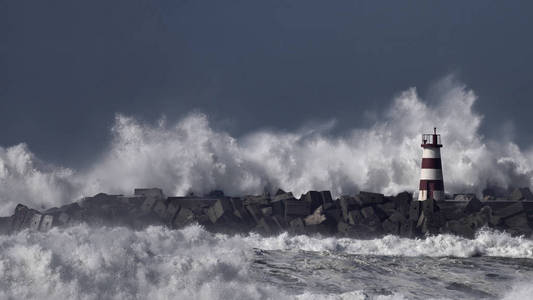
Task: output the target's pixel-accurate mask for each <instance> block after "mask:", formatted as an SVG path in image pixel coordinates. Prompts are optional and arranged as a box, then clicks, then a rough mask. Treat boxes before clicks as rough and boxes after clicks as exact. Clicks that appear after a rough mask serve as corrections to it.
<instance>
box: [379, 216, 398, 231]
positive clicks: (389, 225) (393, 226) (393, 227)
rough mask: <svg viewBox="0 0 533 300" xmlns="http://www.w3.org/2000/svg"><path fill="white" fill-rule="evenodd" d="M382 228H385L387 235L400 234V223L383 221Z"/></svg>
mask: <svg viewBox="0 0 533 300" xmlns="http://www.w3.org/2000/svg"><path fill="white" fill-rule="evenodd" d="M381 226H382V227H383V230H384V231H385V232H386V233H390V234H398V233H399V232H400V223H398V222H393V221H391V220H390V219H387V220H385V221H383V223H382V224H381Z"/></svg>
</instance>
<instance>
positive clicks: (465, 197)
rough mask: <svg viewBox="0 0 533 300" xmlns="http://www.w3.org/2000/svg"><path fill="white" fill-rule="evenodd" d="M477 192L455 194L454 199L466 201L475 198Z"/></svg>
mask: <svg viewBox="0 0 533 300" xmlns="http://www.w3.org/2000/svg"><path fill="white" fill-rule="evenodd" d="M475 198H477V197H476V194H453V200H455V201H465V202H468V201H470V200H472V199H475Z"/></svg>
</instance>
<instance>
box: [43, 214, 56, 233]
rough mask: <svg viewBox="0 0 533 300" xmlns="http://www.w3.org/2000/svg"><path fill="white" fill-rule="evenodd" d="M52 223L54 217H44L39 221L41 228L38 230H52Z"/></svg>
mask: <svg viewBox="0 0 533 300" xmlns="http://www.w3.org/2000/svg"><path fill="white" fill-rule="evenodd" d="M53 223H54V216H52V215H45V216H44V217H43V218H42V220H41V226H40V227H39V230H40V231H48V230H50V229H51V228H52V224H53Z"/></svg>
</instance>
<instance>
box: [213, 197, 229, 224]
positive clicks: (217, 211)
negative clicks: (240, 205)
mask: <svg viewBox="0 0 533 300" xmlns="http://www.w3.org/2000/svg"><path fill="white" fill-rule="evenodd" d="M226 213H228V214H233V207H232V205H231V203H230V202H229V201H228V200H227V199H219V200H217V201H216V202H215V204H213V206H211V207H210V208H208V210H207V216H208V217H209V220H210V221H211V223H213V224H215V223H216V222H217V221H218V220H219V219H220V218H221V217H222V216H223V215H224V214H226Z"/></svg>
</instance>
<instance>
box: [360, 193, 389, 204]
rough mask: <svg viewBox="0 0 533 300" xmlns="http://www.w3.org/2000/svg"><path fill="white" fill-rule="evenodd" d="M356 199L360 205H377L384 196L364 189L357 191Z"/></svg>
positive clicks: (383, 199)
mask: <svg viewBox="0 0 533 300" xmlns="http://www.w3.org/2000/svg"><path fill="white" fill-rule="evenodd" d="M356 199H357V202H358V203H359V205H360V206H361V207H363V206H367V205H377V204H381V203H383V202H385V196H384V195H383V194H379V193H370V192H364V191H361V192H359V195H357V197H356Z"/></svg>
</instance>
